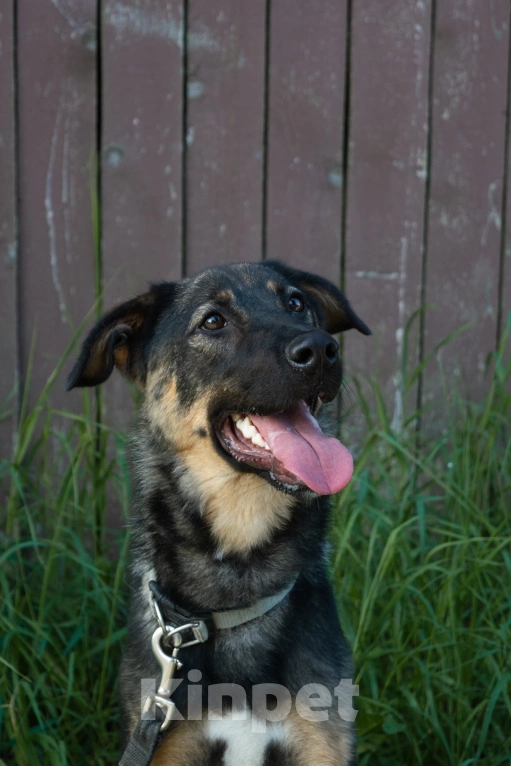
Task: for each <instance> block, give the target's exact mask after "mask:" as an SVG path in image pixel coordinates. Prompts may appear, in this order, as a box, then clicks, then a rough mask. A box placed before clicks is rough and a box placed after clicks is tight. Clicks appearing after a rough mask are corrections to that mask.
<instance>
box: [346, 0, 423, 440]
mask: <svg viewBox="0 0 511 766" xmlns="http://www.w3.org/2000/svg"><path fill="white" fill-rule="evenodd" d="M430 25H431V2H430V0H424V1H421V2H413V3H410V2H409V1H408V0H394V2H392V3H386V4H382V3H381V2H379V0H368V2H365V3H354V4H353V16H352V30H351V41H352V51H351V104H350V130H349V133H350V147H349V170H348V188H347V195H348V197H347V214H346V217H347V224H346V228H347V231H346V254H345V286H346V293H347V295H348V296H349V299H350V300H351V301H352V303H353V305H354V306H355V307H356V310H357V311H358V313H359V314H360V315H361V316H362V317H363V319H364V320H365V321H366V322H367V324H368V325H369V327H370V328H371V329H372V331H373V337H372V338H371V340H370V341H368V342H363V343H361V342H360V338H359V337H354V336H353V334H350V333H349V334H348V336H347V337H346V341H345V347H346V358H347V360H348V362H349V365H350V368H352V369H354V370H355V371H356V372H358V373H360V372H362V373H363V374H364V375H367V376H369V377H371V378H373V379H376V380H377V382H378V384H379V385H380V387H381V389H382V392H383V394H384V397H385V400H386V403H387V405H388V407H389V413H390V416H391V418H392V422H393V425H394V427H395V428H396V429H398V430H399V429H400V428H401V426H402V424H403V419H404V417H405V414H406V413H405V410H406V405H405V403H404V402H403V392H402V380H401V368H402V357H403V342H404V329H405V326H406V323H407V321H408V319H409V318H410V316H411V315H412V314H413V312H414V311H416V310H417V309H418V308H419V306H420V302H421V281H422V276H421V275H422V241H423V222H424V204H425V184H426V168H427V164H426V155H427V142H428V127H427V123H428V84H429V50H430ZM417 346H418V344H415V349H414V353H412V354H411V355H410V358H409V363H410V365H411V366H412V368H413V367H415V365H416V363H417V362H418V357H417ZM415 404H416V402H415V401H413V402H410V408H411V409H412V408H413V409H415Z"/></svg>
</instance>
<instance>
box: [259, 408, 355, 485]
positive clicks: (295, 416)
mask: <svg viewBox="0 0 511 766" xmlns="http://www.w3.org/2000/svg"><path fill="white" fill-rule="evenodd" d="M250 419H251V421H252V422H253V424H254V425H255V426H256V428H257V429H258V431H259V432H260V434H261V436H262V437H263V439H264V440H265V442H266V443H267V444H268V446H269V448H270V449H271V451H272V452H273V454H274V455H275V457H276V458H277V460H278V461H279V462H280V463H282V465H283V467H284V469H285V470H286V472H288V473H291V474H293V475H294V476H296V477H298V478H299V479H300V480H301V481H302V482H303V483H304V484H306V485H307V487H309V489H312V491H313V492H316V493H317V494H318V495H332V494H333V493H334V492H339V490H341V489H342V488H343V487H345V486H346V484H347V483H348V482H349V480H350V479H351V476H352V474H353V458H352V457H351V454H350V453H349V452H348V450H347V449H346V447H345V446H344V444H341V442H340V441H338V440H337V439H331V438H330V437H328V436H325V434H324V433H323V431H322V430H321V428H320V427H319V425H318V424H317V422H316V420H315V419H314V418H313V417H312V415H311V414H310V412H309V408H308V407H307V405H306V404H305V402H300V403H299V404H297V405H296V406H295V407H292V408H291V409H289V410H286V411H285V412H281V413H279V414H278V415H267V416H264V417H263V416H259V415H250Z"/></svg>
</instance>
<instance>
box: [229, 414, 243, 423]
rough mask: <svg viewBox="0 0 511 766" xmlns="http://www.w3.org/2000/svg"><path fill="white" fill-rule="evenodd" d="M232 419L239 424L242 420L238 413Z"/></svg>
mask: <svg viewBox="0 0 511 766" xmlns="http://www.w3.org/2000/svg"><path fill="white" fill-rule="evenodd" d="M231 417H232V419H233V420H234V422H235V423H237V422H238V420H240V419H241V415H240V414H239V413H238V412H235V413H234V414H233V415H231Z"/></svg>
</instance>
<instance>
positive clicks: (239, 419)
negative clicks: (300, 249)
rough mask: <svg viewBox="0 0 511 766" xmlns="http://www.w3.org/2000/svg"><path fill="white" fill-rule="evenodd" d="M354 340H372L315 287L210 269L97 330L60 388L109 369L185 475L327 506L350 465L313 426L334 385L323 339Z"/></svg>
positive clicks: (335, 372) (332, 358)
mask: <svg viewBox="0 0 511 766" xmlns="http://www.w3.org/2000/svg"><path fill="white" fill-rule="evenodd" d="M352 328H354V329H357V330H359V332H361V333H363V334H365V335H369V334H370V331H369V329H368V328H367V327H366V325H365V324H364V322H362V320H361V319H359V317H358V316H357V315H356V314H355V313H354V311H353V309H352V308H351V306H350V305H349V303H348V301H347V300H346V298H345V297H344V295H343V294H342V292H341V291H340V290H339V289H338V288H337V287H336V286H335V285H333V284H332V283H330V282H328V281H327V280H325V279H322V278H321V277H318V276H314V275H312V274H308V273H305V272H303V271H298V270H295V269H291V268H288V267H286V266H283V265H282V264H280V263H278V262H275V261H266V262H263V263H258V264H246V263H245V264H235V265H230V266H219V267H214V268H208V269H205V270H204V271H202V272H200V273H199V274H197V275H196V276H194V277H191V278H188V279H185V280H183V281H181V282H178V283H164V284H157V285H153V286H152V287H151V289H150V290H149V292H147V293H145V294H144V295H140V296H138V297H136V298H133V299H132V300H130V301H127V302H126V303H123V304H122V305H120V306H118V307H117V308H115V309H113V310H112V311H111V312H109V313H108V314H106V315H105V316H104V317H103V318H102V319H100V321H99V322H98V323H97V325H96V326H95V327H94V328H93V330H92V331H91V332H90V333H89V335H88V337H87V338H86V340H85V342H84V344H83V347H82V351H81V354H80V356H79V358H78V360H77V362H76V364H75V366H74V367H73V369H72V371H71V373H70V375H69V377H68V380H67V388H68V389H71V388H74V387H75V386H95V385H98V384H99V383H102V382H103V381H105V380H106V379H107V378H108V377H109V375H110V374H111V372H112V371H113V368H114V367H117V369H118V370H119V371H120V372H121V374H122V375H124V376H126V377H127V378H129V379H131V380H133V381H134V382H135V383H136V384H137V385H138V386H139V387H140V388H141V389H142V390H143V392H144V407H145V412H146V416H147V422H148V423H149V424H150V427H151V428H152V429H154V431H155V432H158V433H159V434H160V436H163V438H164V440H165V441H166V442H167V443H168V445H169V449H171V450H172V451H173V452H174V453H175V454H177V455H178V456H179V457H180V458H181V459H182V460H183V461H184V463H185V464H186V463H187V461H188V462H189V461H192V462H193V461H195V462H197V463H198V464H200V463H202V464H203V465H202V469H203V470H204V471H206V470H207V468H206V467H205V466H206V463H207V462H208V461H209V462H210V468H209V471H210V474H211V476H214V475H216V474H218V473H219V472H220V473H222V474H223V473H225V471H226V470H229V471H230V472H232V471H235V472H238V473H239V472H242V473H243V472H245V473H246V472H249V473H252V474H257V475H260V476H262V477H263V478H264V479H265V480H266V481H267V482H269V483H270V484H272V485H273V486H275V487H277V488H278V489H280V490H283V491H286V492H289V491H298V490H300V489H305V488H308V489H310V490H312V491H313V492H316V493H318V494H331V493H333V492H337V491H338V490H339V489H341V488H342V487H343V486H344V485H345V484H346V483H347V482H348V481H349V478H350V476H351V470H352V469H351V457H350V456H349V453H348V451H347V450H346V449H345V447H343V445H342V444H341V443H340V442H338V441H337V440H336V439H330V438H328V437H326V436H325V435H324V434H323V432H322V431H321V429H320V428H319V426H318V424H317V422H316V420H315V418H314V415H315V414H317V411H318V409H319V407H320V406H321V404H322V403H323V402H329V401H331V400H332V399H333V398H334V397H335V396H336V394H337V392H338V390H339V386H340V383H341V378H342V366H341V360H340V358H339V355H338V344H337V342H336V340H335V338H334V337H333V335H334V334H335V333H339V332H344V331H345V330H350V329H352ZM208 455H209V457H208ZM197 467H198V466H197Z"/></svg>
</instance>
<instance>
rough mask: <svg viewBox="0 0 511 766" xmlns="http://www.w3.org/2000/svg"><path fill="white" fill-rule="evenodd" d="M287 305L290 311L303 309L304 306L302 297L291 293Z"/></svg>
mask: <svg viewBox="0 0 511 766" xmlns="http://www.w3.org/2000/svg"><path fill="white" fill-rule="evenodd" d="M288 306H289V308H290V309H291V311H303V310H304V308H305V303H304V302H303V298H302V297H301V296H300V295H292V296H291V297H290V299H289V303H288Z"/></svg>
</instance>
